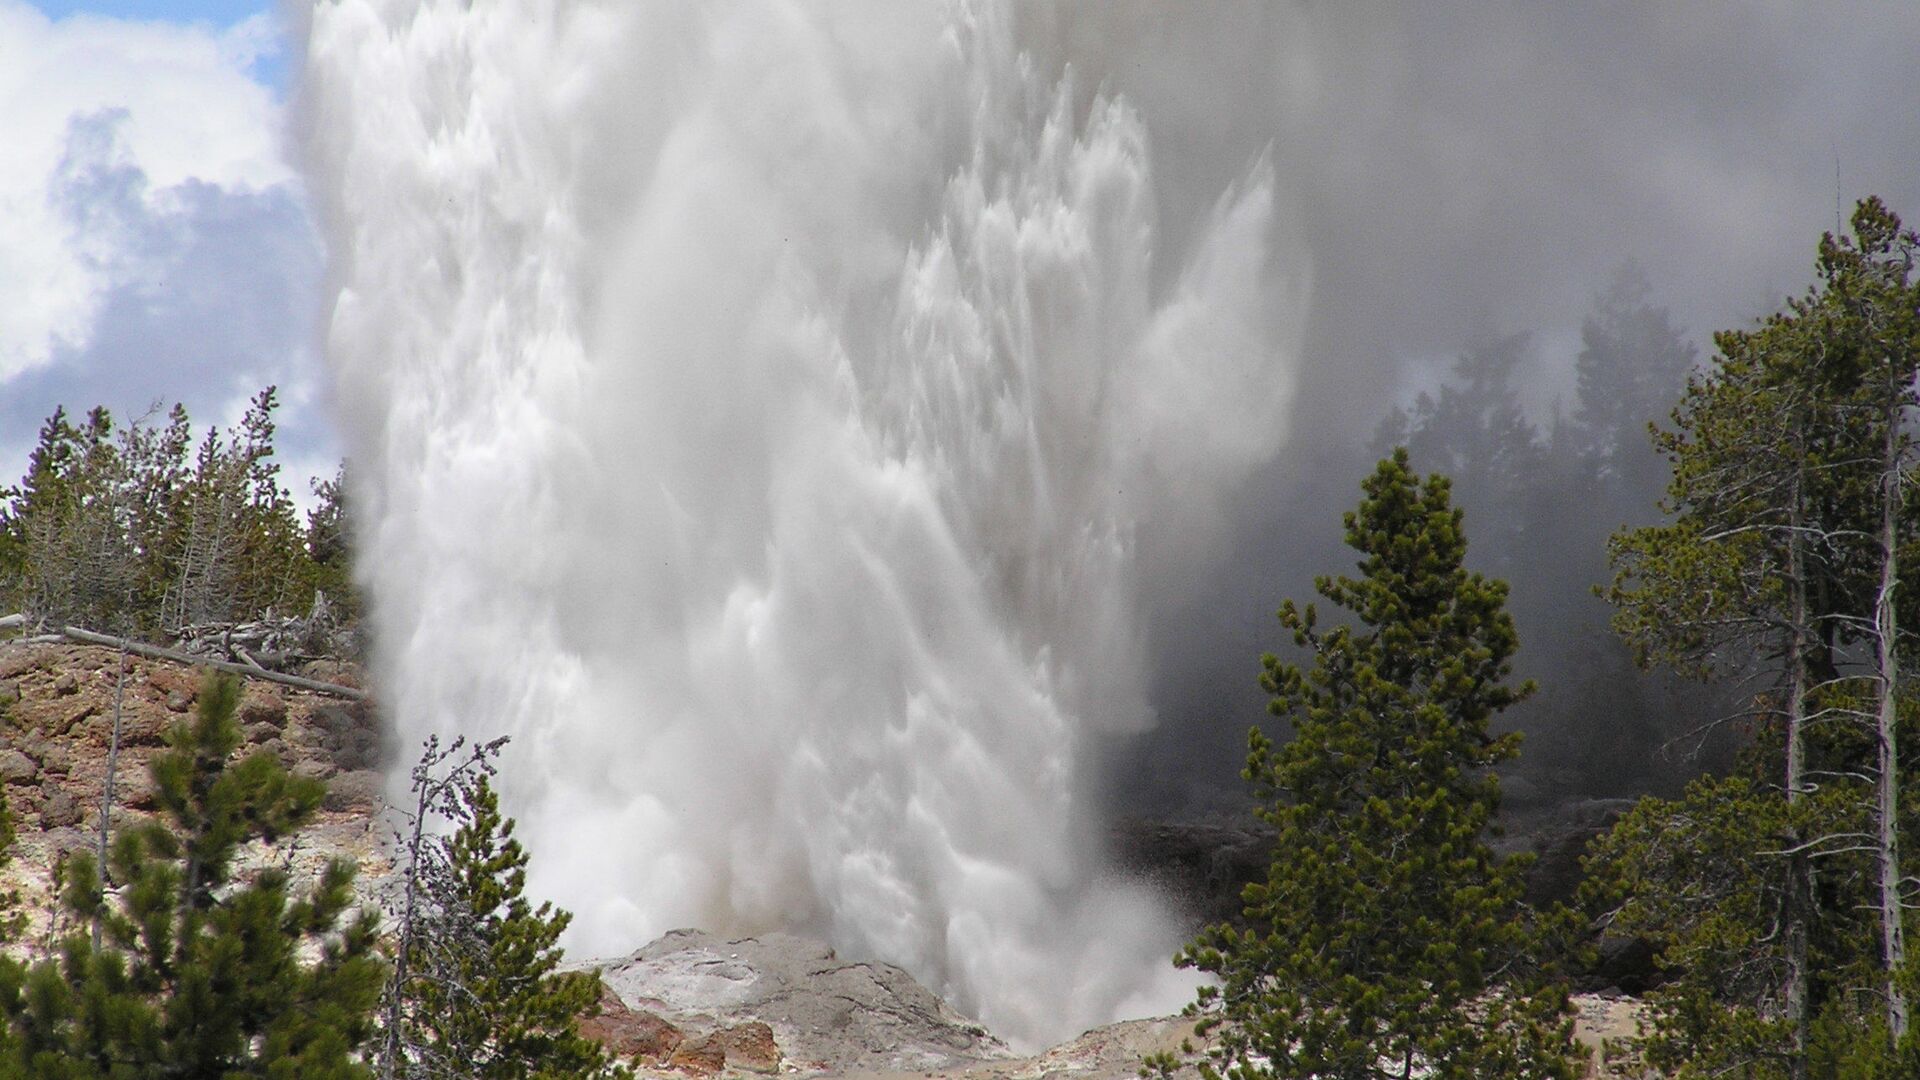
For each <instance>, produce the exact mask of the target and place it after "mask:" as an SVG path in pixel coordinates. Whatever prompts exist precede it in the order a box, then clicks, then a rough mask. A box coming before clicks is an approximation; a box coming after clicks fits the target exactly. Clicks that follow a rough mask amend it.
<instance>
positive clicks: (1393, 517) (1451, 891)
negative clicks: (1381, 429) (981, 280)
mask: <svg viewBox="0 0 1920 1080" xmlns="http://www.w3.org/2000/svg"><path fill="white" fill-rule="evenodd" d="M1362 487H1363V489H1364V491H1365V495H1366V497H1365V498H1364V499H1363V500H1362V502H1361V503H1360V506H1359V509H1358V510H1356V511H1354V512H1351V513H1349V514H1347V515H1346V528H1347V542H1348V543H1349V544H1350V545H1351V546H1352V547H1354V548H1355V549H1356V550H1358V551H1359V552H1360V554H1361V556H1362V558H1361V561H1360V564H1359V569H1360V576H1359V577H1358V578H1349V577H1340V578H1335V579H1327V578H1321V579H1320V580H1319V581H1318V582H1317V583H1316V588H1317V591H1318V592H1319V593H1320V595H1321V596H1322V597H1324V598H1325V599H1327V600H1328V601H1330V602H1331V603H1332V604H1333V605H1335V606H1336V607H1338V608H1340V609H1342V610H1343V611H1344V612H1345V613H1346V617H1347V618H1348V619H1350V620H1351V625H1341V626H1336V627H1332V628H1330V629H1329V628H1323V627H1322V626H1321V625H1320V623H1319V614H1318V611H1317V610H1316V608H1315V607H1314V606H1313V605H1311V604H1309V605H1307V606H1306V608H1305V609H1301V608H1299V607H1297V606H1295V604H1294V603H1293V602H1291V601H1289V602H1288V603H1287V604H1286V605H1285V606H1283V607H1282V608H1281V610H1280V620H1281V623H1282V624H1283V625H1284V626H1286V628H1287V629H1288V630H1290V631H1292V634H1293V638H1294V642H1295V644H1296V645H1298V646H1300V647H1302V648H1304V649H1306V650H1307V651H1308V652H1309V653H1310V655H1311V657H1312V666H1311V667H1310V668H1302V667H1300V666H1299V665H1297V664H1294V663H1290V662H1286V661H1283V660H1280V659H1278V658H1276V657H1274V656H1271V655H1269V656H1266V657H1263V658H1262V666H1263V669H1264V670H1263V674H1262V676H1261V682H1262V685H1263V686H1265V687H1266V689H1267V690H1268V692H1269V693H1271V694H1272V695H1273V699H1272V701H1271V703H1270V705H1269V709H1270V711H1271V712H1272V713H1273V715H1275V716H1277V717H1283V718H1286V719H1289V720H1291V721H1292V724H1293V732H1294V734H1293V738H1292V739H1291V740H1290V741H1288V742H1286V743H1285V744H1284V745H1276V744H1275V743H1274V741H1273V740H1272V739H1270V738H1269V737H1268V736H1267V735H1266V734H1264V733H1263V732H1261V731H1260V730H1259V729H1257V728H1256V729H1255V730H1254V731H1253V732H1252V733H1251V735H1250V736H1249V742H1250V752H1249V755H1248V759H1247V769H1246V776H1247V777H1248V778H1249V779H1250V780H1251V781H1253V783H1254V786H1255V789H1256V792H1257V794H1258V796H1259V799H1260V802H1261V808H1260V809H1259V810H1258V811H1257V813H1258V814H1259V816H1260V817H1261V818H1262V819H1263V820H1265V821H1267V822H1268V823H1269V824H1271V825H1272V826H1273V827H1274V828H1275V830H1276V831H1277V834H1278V835H1277V839H1276V841H1275V846H1274V852H1273V861H1272V865H1271V866H1270V868H1269V870H1268V873H1267V879H1266V881H1264V882H1261V883H1256V884H1254V885H1251V886H1249V887H1248V888H1247V890H1246V893H1245V900H1246V916H1247V920H1248V923H1249V925H1248V927H1247V928H1246V929H1238V928H1235V927H1233V926H1231V925H1222V926H1215V927H1211V928H1208V929H1207V930H1205V931H1203V932H1202V933H1201V935H1200V936H1199V937H1198V938H1197V939H1196V940H1195V941H1194V942H1193V943H1192V944H1191V945H1189V946H1188V947H1187V948H1186V949H1185V950H1184V951H1183V952H1182V953H1181V954H1180V955H1179V957H1178V958H1177V962H1178V963H1180V964H1181V965H1182V966H1186V967H1194V968H1198V969H1200V970H1202V971H1206V972H1209V973H1211V974H1213V975H1214V976H1216V977H1217V978H1218V980H1219V984H1218V986H1216V987H1208V988H1205V989H1203V990H1202V991H1201V992H1200V998H1199V1001H1198V1003H1197V1004H1196V1011H1198V1012H1199V1013H1201V1014H1202V1016H1203V1018H1204V1019H1203V1026H1205V1027H1207V1028H1209V1029H1212V1030H1217V1031H1218V1033H1219V1042H1218V1044H1217V1048H1216V1049H1215V1050H1214V1051H1212V1052H1211V1053H1210V1054H1209V1060H1207V1061H1205V1062H1203V1063H1202V1072H1203V1074H1204V1075H1206V1076H1207V1077H1208V1078H1209V1080H1214V1078H1218V1077H1221V1076H1226V1077H1231V1078H1232V1080H1268V1078H1272V1080H1306V1078H1308V1077H1313V1078H1316V1080H1385V1078H1389V1077H1391V1078H1396V1080H1408V1078H1411V1077H1439V1078H1453V1077H1458V1078H1462V1080H1465V1078H1470V1077H1489V1076H1499V1077H1542V1078H1558V1077H1572V1076H1574V1075H1576V1073H1577V1071H1578V1069H1577V1067H1576V1065H1575V1051H1574V1047H1573V1043H1572V1036H1571V1023H1570V1021H1569V1020H1568V1019H1567V1017H1566V1011H1567V993H1566V989H1565V987H1564V985H1562V984H1560V983H1558V982H1557V981H1555V980H1554V979H1552V978H1551V977H1550V975H1551V972H1549V971H1548V970H1546V969H1545V968H1544V967H1541V966H1538V965H1536V964H1535V962H1534V958H1535V956H1537V955H1538V950H1539V948H1540V946H1541V944H1542V935H1543V934H1544V932H1545V929H1546V924H1545V923H1544V922H1535V921H1534V920H1531V919H1529V918H1528V914H1529V913H1528V912H1526V911H1525V910H1524V909H1523V907H1522V904H1521V894H1522V880H1521V874H1522V871H1523V869H1524V863H1522V862H1521V861H1519V860H1503V859H1501V858H1500V857H1499V856H1497V855H1495V854H1494V852H1493V851H1492V850H1491V849H1490V848H1489V847H1488V846H1487V843H1486V841H1485V833H1486V830H1487V827H1488V824H1489V822H1490V820H1491V818H1492V816H1493V813H1494V810H1495V808H1496V806H1497V804H1498V800H1499V787H1498V781H1497V779H1496V778H1495V776H1494V774H1493V772H1492V768H1493V766H1495V765H1497V764H1499V763H1500V762H1502V761H1505V760H1508V759H1510V758H1512V757H1513V756H1514V755H1515V754H1516V753H1517V750H1518V742H1519V737H1518V736H1517V735H1512V734H1509V735H1502V736H1494V735H1492V734H1490V732H1489V730H1488V723H1489V721H1490V720H1491V719H1492V718H1493V717H1494V715H1495V714H1496V713H1498V712H1499V711H1500V710H1502V709H1504V708H1506V707H1507V706H1509V705H1511V704H1513V703H1514V702H1515V701H1518V700H1519V699H1520V698H1521V697H1523V696H1524V695H1525V694H1526V693H1527V692H1528V691H1529V690H1530V689H1531V686H1530V685H1522V686H1517V687H1516V686H1510V685H1508V684H1507V682H1506V679H1507V676H1508V674H1509V660H1510V658H1511V657H1512V655H1513V652H1514V649H1515V648H1516V644H1517V640H1516V636H1515V634H1514V630H1513V623H1512V620H1511V619H1510V618H1509V617H1508V615H1507V613H1506V610H1505V604H1506V592H1507V590H1506V586H1505V585H1504V584H1502V583H1501V582H1498V581H1490V580H1487V579H1486V578H1483V577H1481V576H1480V575H1479V574H1476V573H1471V572H1469V571H1467V570H1466V569H1465V567H1464V565H1463V560H1464V558H1465V555H1466V540H1465V537H1464V535H1463V533H1462V530H1461V514H1460V512H1459V511H1458V510H1456V509H1454V508H1453V506H1452V504H1451V500H1450V496H1449V486H1448V483H1447V481H1446V479H1445V478H1444V477H1440V476H1437V475H1436V476H1430V477H1428V478H1427V479H1426V480H1425V481H1424V482H1422V481H1420V480H1418V479H1417V478H1416V477H1415V476H1414V475H1413V474H1412V473H1411V471H1410V470H1409V468H1408V464H1407V454H1406V452H1405V451H1404V450H1398V451H1395V453H1394V455H1393V456H1392V457H1391V458H1390V459H1388V460H1386V461H1382V462H1381V463H1380V465H1379V467H1378V469H1377V470H1376V471H1375V472H1374V473H1373V475H1372V476H1371V477H1369V478H1368V479H1367V480H1366V482H1365V483H1364V484H1363V485H1362ZM1159 1064H1163V1065H1164V1064H1167V1062H1164V1061H1162V1062H1160V1063H1159Z"/></svg>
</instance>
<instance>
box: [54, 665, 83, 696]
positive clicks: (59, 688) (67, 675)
mask: <svg viewBox="0 0 1920 1080" xmlns="http://www.w3.org/2000/svg"><path fill="white" fill-rule="evenodd" d="M53 692H54V695H55V696H56V697H67V696H68V695H70V694H77V693H79V692H80V680H79V679H78V678H77V677H76V676H75V675H74V674H73V672H71V671H63V672H61V673H60V674H59V675H58V676H56V677H55V678H54V680H53Z"/></svg>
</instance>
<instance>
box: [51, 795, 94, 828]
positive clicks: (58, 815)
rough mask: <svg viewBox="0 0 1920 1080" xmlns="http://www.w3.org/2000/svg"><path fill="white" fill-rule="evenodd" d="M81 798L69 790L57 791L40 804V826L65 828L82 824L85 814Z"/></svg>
mask: <svg viewBox="0 0 1920 1080" xmlns="http://www.w3.org/2000/svg"><path fill="white" fill-rule="evenodd" d="M84 813H85V812H84V811H83V810H81V808H80V800H78V799H76V798H74V797H73V795H72V794H71V793H69V792H65V791H55V792H54V793H53V794H51V795H49V796H47V801H46V802H44V803H41V804H40V827H41V828H43V829H63V828H66V827H67V826H69V825H78V824H80V819H81V817H82V816H83V815H84Z"/></svg>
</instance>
